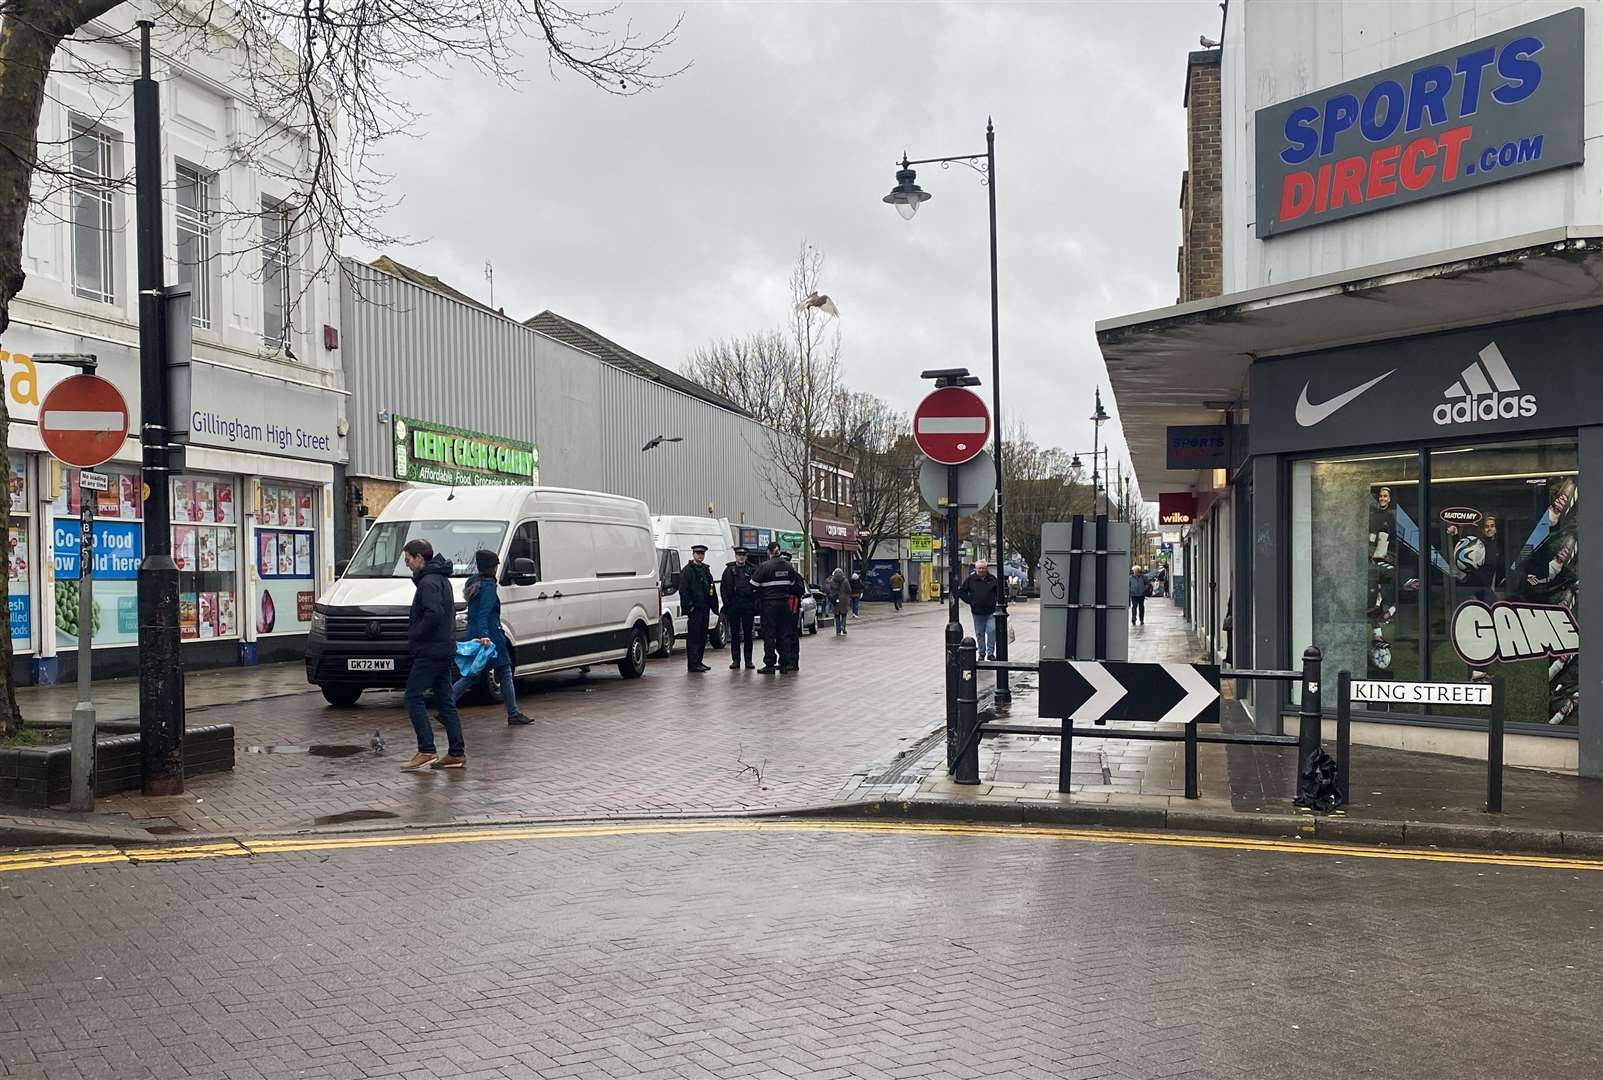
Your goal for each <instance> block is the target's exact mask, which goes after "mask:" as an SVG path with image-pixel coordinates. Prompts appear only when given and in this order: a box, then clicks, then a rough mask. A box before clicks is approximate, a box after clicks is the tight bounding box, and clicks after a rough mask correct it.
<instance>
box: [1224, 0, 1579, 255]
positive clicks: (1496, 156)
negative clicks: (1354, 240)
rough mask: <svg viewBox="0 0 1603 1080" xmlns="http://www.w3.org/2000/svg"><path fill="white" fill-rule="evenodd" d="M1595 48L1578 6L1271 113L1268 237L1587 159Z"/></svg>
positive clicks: (1265, 154) (1260, 116)
mask: <svg viewBox="0 0 1603 1080" xmlns="http://www.w3.org/2000/svg"><path fill="white" fill-rule="evenodd" d="M1584 49H1585V16H1584V13H1583V12H1582V10H1581V9H1580V8H1572V9H1570V10H1569V11H1562V12H1559V13H1558V14H1557V15H1550V16H1548V17H1547V18H1545V19H1538V20H1536V21H1535V22H1531V23H1526V24H1525V25H1523V26H1517V27H1515V28H1513V29H1512V30H1505V31H1503V32H1502V33H1499V34H1492V35H1490V36H1488V37H1483V38H1478V39H1476V40H1475V41H1471V42H1469V43H1468V44H1466V45H1461V46H1458V47H1457V48H1453V49H1447V50H1445V51H1443V52H1439V53H1434V54H1432V55H1430V56H1427V57H1424V58H1422V59H1420V60H1415V61H1413V62H1412V63H1407V64H1400V65H1398V66H1396V67H1391V68H1387V69H1385V70H1384V71H1379V72H1376V73H1375V74H1373V75H1366V76H1363V77H1362V78H1358V79H1352V80H1350V81H1348V82H1344V83H1341V84H1340V85H1337V86H1332V87H1330V88H1329V89H1326V90H1319V91H1316V92H1315V93H1312V94H1305V95H1303V96H1302V97H1299V98H1293V99H1291V100H1290V101H1283V102H1280V103H1279V104H1276V105H1271V106H1269V107H1268V108H1265V109H1259V110H1258V112H1257V114H1256V117H1255V124H1256V154H1257V191H1258V214H1257V218H1258V220H1257V229H1258V237H1259V238H1260V239H1262V238H1265V237H1269V236H1275V235H1278V234H1280V233H1286V232H1291V231H1292V230H1294V229H1303V228H1307V227H1308V226H1310V225H1321V224H1323V223H1325V222H1327V221H1339V220H1341V219H1342V218H1348V217H1353V216H1355V215H1357V214H1366V213H1369V212H1370V211H1372V210H1384V209H1387V208H1389V207H1393V206H1401V205H1403V204H1405V203H1411V202H1418V201H1419V200H1421V199H1430V198H1434V197H1435V196H1437V195H1448V194H1451V193H1452V192H1455V191H1464V190H1467V189H1469V188H1474V187H1481V186H1483V185H1486V184H1495V183H1497V182H1498V181H1501V180H1513V179H1517V178H1518V177H1521V176H1530V175H1531V174H1532V173H1538V172H1543V171H1545V170H1547V169H1556V168H1559V167H1561V166H1566V165H1575V164H1578V163H1579V162H1580V161H1581V159H1582V154H1583V150H1582V128H1581V121H1582V112H1583V106H1584V95H1583V80H1582V73H1583V66H1584V63H1583V57H1584Z"/></svg>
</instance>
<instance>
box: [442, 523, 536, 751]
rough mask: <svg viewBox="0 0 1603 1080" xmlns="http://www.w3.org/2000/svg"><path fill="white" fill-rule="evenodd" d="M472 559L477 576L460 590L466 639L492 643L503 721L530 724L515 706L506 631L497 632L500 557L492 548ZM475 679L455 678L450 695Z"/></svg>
mask: <svg viewBox="0 0 1603 1080" xmlns="http://www.w3.org/2000/svg"><path fill="white" fill-rule="evenodd" d="M473 559H474V562H476V563H478V568H479V572H478V575H477V576H476V577H474V578H473V580H471V581H469V582H468V583H467V587H466V588H465V589H463V590H462V594H463V595H464V596H466V597H467V600H468V639H469V640H473V639H477V640H478V642H479V644H481V645H494V646H495V659H493V660H492V661H491V662H490V663H491V666H492V667H494V669H495V675H496V681H497V682H498V683H499V684H500V686H501V697H502V699H503V700H504V701H505V702H506V707H507V723H509V724H531V723H533V722H534V721H533V720H531V719H530V718H529V717H527V716H525V715H523V712H522V711H521V710H520V709H519V708H518V693H517V690H516V689H515V688H514V687H513V676H512V653H511V651H510V650H509V649H508V648H507V639H506V634H504V633H502V631H501V597H500V596H498V595H497V594H496V591H495V571H496V567H498V566H500V565H501V560H500V559H499V558H498V557H497V556H496V554H495V552H493V551H478V552H475V553H474V555H473ZM477 678H478V677H477V676H473V677H472V678H467V677H464V678H460V679H458V680H457V681H456V684H455V685H454V686H452V687H451V691H452V694H453V696H455V697H456V698H457V699H458V700H460V699H461V697H462V695H463V694H464V693H465V692H466V691H467V688H468V686H469V685H470V684H471V683H472V682H474V681H475V680H476V679H477Z"/></svg>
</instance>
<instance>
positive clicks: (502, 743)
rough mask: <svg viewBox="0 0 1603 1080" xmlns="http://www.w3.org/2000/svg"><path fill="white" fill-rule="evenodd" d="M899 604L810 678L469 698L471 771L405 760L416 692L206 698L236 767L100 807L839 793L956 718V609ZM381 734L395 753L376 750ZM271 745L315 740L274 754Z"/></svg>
mask: <svg viewBox="0 0 1603 1080" xmlns="http://www.w3.org/2000/svg"><path fill="white" fill-rule="evenodd" d="M874 607H875V608H877V607H878V606H877V605H875V606H874ZM884 607H885V610H884V611H883V612H881V611H878V610H874V611H873V614H872V615H868V616H865V617H864V618H863V619H862V620H861V621H858V622H853V623H852V624H851V629H850V633H849V634H848V636H846V637H844V638H836V637H835V636H834V635H833V634H831V633H829V632H828V631H827V630H826V631H825V632H823V633H821V634H819V635H818V636H816V637H813V636H806V637H804V638H803V643H802V651H801V657H802V659H801V663H802V670H801V674H800V675H798V676H786V677H784V678H779V677H777V676H764V675H758V674H757V673H756V672H752V671H745V670H742V671H739V672H732V671H730V670H728V666H727V664H728V659H727V656H728V654H727V653H723V654H716V655H714V654H711V653H709V656H708V662H709V663H710V664H712V665H713V670H712V671H711V672H709V673H707V674H705V675H694V676H692V675H688V674H686V672H685V668H684V663H685V661H684V654H683V652H679V653H676V654H675V655H674V656H673V657H671V658H668V659H663V660H653V661H652V662H651V664H650V665H649V666H648V668H647V671H646V674H645V676H644V677H642V678H641V679H638V680H634V681H629V680H624V679H622V678H621V677H620V676H619V675H618V674H617V670H616V669H615V668H612V667H605V668H596V669H595V670H594V671H593V672H591V674H590V675H588V676H583V677H581V676H578V675H576V674H566V675H560V676H550V677H543V678H539V679H534V680H529V681H527V682H525V683H523V684H522V685H521V686H520V689H519V695H518V696H519V703H520V704H521V705H522V706H523V708H524V711H525V712H527V713H529V715H531V716H533V717H535V718H536V723H535V724H533V725H531V726H529V727H521V728H509V727H508V726H507V724H506V721H505V714H504V712H503V711H502V710H501V708H500V707H499V706H495V707H486V706H477V707H468V708H464V709H463V717H464V721H465V730H466V739H467V749H468V767H467V769H465V770H463V771H460V772H456V771H450V772H432V771H424V772H421V773H402V772H401V771H400V764H401V762H403V761H404V760H406V758H407V757H409V756H410V755H411V753H412V750H413V749H414V739H413V735H412V728H411V724H410V723H409V722H408V720H407V718H406V713H405V710H403V709H402V708H401V701H400V695H399V694H398V693H374V694H368V695H365V696H364V697H363V699H362V703H361V705H359V706H358V707H357V708H355V709H351V710H342V709H333V708H329V707H328V706H327V705H325V704H324V702H323V699H322V697H321V695H319V694H317V693H316V691H315V690H313V692H311V693H305V692H300V693H295V694H293V695H291V696H275V697H264V698H259V699H257V700H245V699H240V698H236V699H235V700H236V701H237V704H226V705H225V704H218V705H216V706H214V707H212V708H205V709H191V711H190V722H191V723H192V724H193V723H208V722H216V721H226V722H229V723H232V724H234V726H235V730H236V736H237V744H238V764H237V767H236V768H235V770H234V771H233V772H232V773H231V774H219V775H211V776H200V777H195V778H193V779H192V780H191V781H190V783H189V785H188V791H187V792H186V793H185V794H184V795H183V796H179V797H173V798H144V797H141V796H138V795H133V794H129V795H121V796H116V797H113V798H108V799H102V800H101V801H100V806H99V809H100V811H101V812H102V814H104V815H112V816H113V817H114V818H116V819H117V820H125V821H132V822H134V823H135V824H140V825H144V826H147V827H151V826H153V827H155V828H156V829H157V830H159V831H163V832H167V831H170V832H174V833H222V834H229V835H239V834H245V833H255V834H260V833H264V832H273V831H285V830H296V829H304V828H308V827H312V826H323V825H335V824H342V823H361V822H366V823H382V822H388V823H405V824H420V823H422V824H433V823H447V822H479V821H495V820H527V819H531V818H548V817H605V816H609V815H631V814H706V813H716V812H725V811H738V810H753V809H770V808H777V807H801V806H810V805H816V804H821V803H824V802H827V801H829V800H830V798H831V797H832V796H834V795H835V793H836V792H838V791H839V790H840V788H841V786H842V784H844V783H845V782H846V781H847V779H848V778H849V777H850V776H851V775H852V774H853V773H854V772H857V771H861V770H864V769H869V770H872V769H873V768H874V767H875V766H876V764H877V763H880V762H889V761H891V760H893V759H894V758H895V757H896V755H897V754H898V752H900V751H901V750H904V749H906V748H907V747H908V746H911V745H913V744H915V743H916V742H918V740H920V739H921V738H923V737H926V736H928V735H929V733H930V732H931V731H932V730H933V729H935V728H936V727H939V726H941V725H942V724H943V723H944V716H945V712H944V704H943V699H942V694H943V689H944V682H943V674H942V666H941V659H940V655H941V654H940V650H941V630H942V627H943V626H944V624H945V611H946V609H945V608H944V607H942V606H940V605H936V604H924V605H919V606H917V607H912V606H909V607H908V608H906V609H905V610H904V611H903V613H902V614H900V615H895V614H892V613H891V612H890V610H889V605H884ZM226 678H227V681H226V682H225V684H224V685H225V686H227V687H229V688H232V690H233V691H236V692H240V693H242V694H249V693H251V692H254V693H258V694H266V693H273V692H275V691H276V692H280V693H281V692H283V691H284V690H286V689H295V690H299V691H305V690H306V689H309V688H308V687H306V684H305V682H304V674H303V673H301V672H300V671H299V670H298V669H296V670H291V671H288V672H283V673H281V674H280V675H277V676H255V677H254V678H255V681H254V682H250V681H246V682H241V681H240V677H239V676H236V675H232V674H229V675H227V676H226ZM275 679H276V681H275ZM297 680H300V681H297ZM195 681H196V682H197V683H199V682H203V681H204V677H201V678H197V679H196V680H195ZM56 696H57V697H58V698H59V697H62V695H60V694H57V695H56ZM213 699H215V695H213V698H212V699H208V700H213ZM52 700H54V699H52ZM25 707H26V706H25ZM112 711H113V712H115V711H116V710H115V709H113V710H112ZM437 730H438V729H437ZM375 731H379V732H382V733H383V735H384V738H385V741H386V744H387V747H388V752H387V753H385V754H384V755H382V756H375V755H373V754H372V753H370V752H369V751H368V749H367V747H368V744H369V740H370V739H371V737H372V735H373V733H374V732H375ZM437 738H443V736H442V735H438V734H437ZM440 745H442V746H443V743H441V744H440ZM269 747H277V748H291V749H294V750H297V751H298V750H303V749H305V748H308V747H310V748H314V749H313V751H312V752H311V753H305V752H259V751H261V750H265V749H266V748H269ZM347 752H349V756H322V755H327V754H335V755H337V754H345V753H347ZM119 815H121V817H118V816H119Z"/></svg>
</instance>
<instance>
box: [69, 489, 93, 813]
mask: <svg viewBox="0 0 1603 1080" xmlns="http://www.w3.org/2000/svg"><path fill="white" fill-rule="evenodd" d="M85 471H86V470H83V471H80V472H79V473H78V501H79V502H80V503H81V504H82V506H83V515H82V518H81V519H80V521H79V532H78V703H77V704H76V705H74V706H73V707H72V788H71V791H70V796H69V797H70V800H71V801H70V803H69V805H70V806H71V808H72V809H73V810H76V811H80V812H88V811H92V810H93V809H94V808H95V703H94V701H93V700H92V698H91V697H90V691H89V678H90V671H89V665H90V658H91V657H93V656H94V651H95V641H94V637H95V594H94V586H95V495H94V492H93V491H91V490H90V488H89V486H88V484H86V483H85V482H84V472H85Z"/></svg>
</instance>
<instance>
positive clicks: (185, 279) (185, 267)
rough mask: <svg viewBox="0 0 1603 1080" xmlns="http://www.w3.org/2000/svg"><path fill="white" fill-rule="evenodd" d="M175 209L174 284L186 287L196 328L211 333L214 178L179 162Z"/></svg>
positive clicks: (215, 181)
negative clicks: (176, 252) (175, 274)
mask: <svg viewBox="0 0 1603 1080" xmlns="http://www.w3.org/2000/svg"><path fill="white" fill-rule="evenodd" d="M175 172H176V175H177V180H178V184H177V192H176V198H175V203H176V208H175V211H174V214H173V218H174V223H175V227H176V229H177V232H178V281H179V283H180V284H184V285H188V286H189V287H190V305H191V306H190V312H191V315H192V316H193V318H194V322H195V325H196V326H199V327H202V328H205V329H208V330H209V329H211V324H212V303H211V299H212V298H211V244H212V240H211V230H212V209H213V206H214V203H215V198H216V194H215V190H216V184H217V178H216V176H215V175H214V174H212V173H207V172H202V171H201V170H199V169H197V168H195V167H194V166H192V165H185V164H183V163H182V162H179V163H178V165H177V168H176V169H175Z"/></svg>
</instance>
